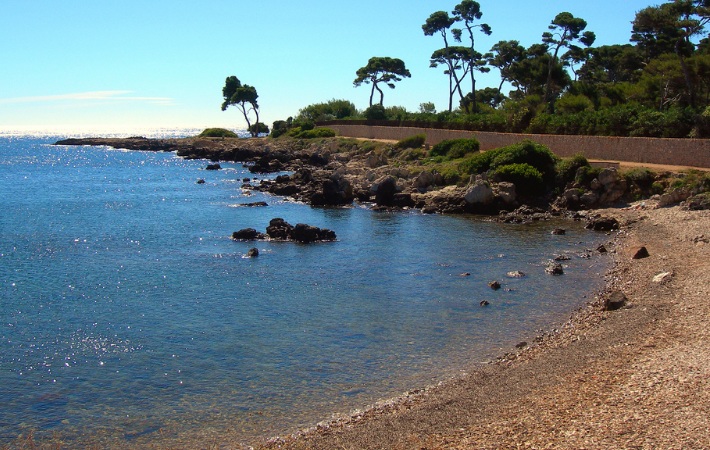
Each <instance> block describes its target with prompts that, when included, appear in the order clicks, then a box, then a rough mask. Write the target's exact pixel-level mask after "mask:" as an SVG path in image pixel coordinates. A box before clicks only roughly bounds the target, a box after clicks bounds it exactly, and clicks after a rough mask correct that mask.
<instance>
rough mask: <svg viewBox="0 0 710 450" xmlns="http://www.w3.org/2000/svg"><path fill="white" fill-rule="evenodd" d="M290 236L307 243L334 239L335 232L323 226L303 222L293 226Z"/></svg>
mask: <svg viewBox="0 0 710 450" xmlns="http://www.w3.org/2000/svg"><path fill="white" fill-rule="evenodd" d="M291 237H292V239H293V240H294V241H297V242H302V243H304V244H308V243H311V242H318V241H334V240H335V232H334V231H331V230H328V229H325V228H318V227H314V226H311V225H306V224H305V223H298V224H296V226H295V227H293V231H292V233H291Z"/></svg>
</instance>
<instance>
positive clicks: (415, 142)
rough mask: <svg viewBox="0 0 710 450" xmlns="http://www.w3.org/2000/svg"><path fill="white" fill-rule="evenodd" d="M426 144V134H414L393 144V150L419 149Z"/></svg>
mask: <svg viewBox="0 0 710 450" xmlns="http://www.w3.org/2000/svg"><path fill="white" fill-rule="evenodd" d="M425 142H426V134H424V133H421V134H415V135H414V136H409V137H407V138H404V139H402V140H400V141H399V142H397V143H396V144H394V148H402V149H404V148H421V147H422V145H424V143H425Z"/></svg>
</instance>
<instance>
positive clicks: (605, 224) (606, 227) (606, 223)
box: [585, 217, 619, 231]
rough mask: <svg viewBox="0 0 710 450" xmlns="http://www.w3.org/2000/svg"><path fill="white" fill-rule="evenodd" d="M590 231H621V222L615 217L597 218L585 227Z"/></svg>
mask: <svg viewBox="0 0 710 450" xmlns="http://www.w3.org/2000/svg"><path fill="white" fill-rule="evenodd" d="M585 228H587V229H588V230H594V231H612V230H618V229H619V221H618V220H616V219H615V218H613V217H595V218H591V219H589V220H588V221H587V225H586V226H585Z"/></svg>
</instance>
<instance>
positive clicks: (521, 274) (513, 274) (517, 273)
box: [506, 270, 525, 278]
mask: <svg viewBox="0 0 710 450" xmlns="http://www.w3.org/2000/svg"><path fill="white" fill-rule="evenodd" d="M506 276H507V277H508V278H523V277H524V276H525V273H524V272H521V271H519V270H514V271H512V272H508V273H507V274H506Z"/></svg>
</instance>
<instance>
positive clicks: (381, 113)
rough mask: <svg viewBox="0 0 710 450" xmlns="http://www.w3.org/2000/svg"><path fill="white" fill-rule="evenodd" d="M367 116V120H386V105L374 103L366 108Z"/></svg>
mask: <svg viewBox="0 0 710 450" xmlns="http://www.w3.org/2000/svg"><path fill="white" fill-rule="evenodd" d="M364 115H365V118H366V119H367V120H386V119H387V111H386V110H385V107H384V106H382V105H379V104H377V105H372V106H370V107H369V108H367V109H366V110H365V113H364Z"/></svg>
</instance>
